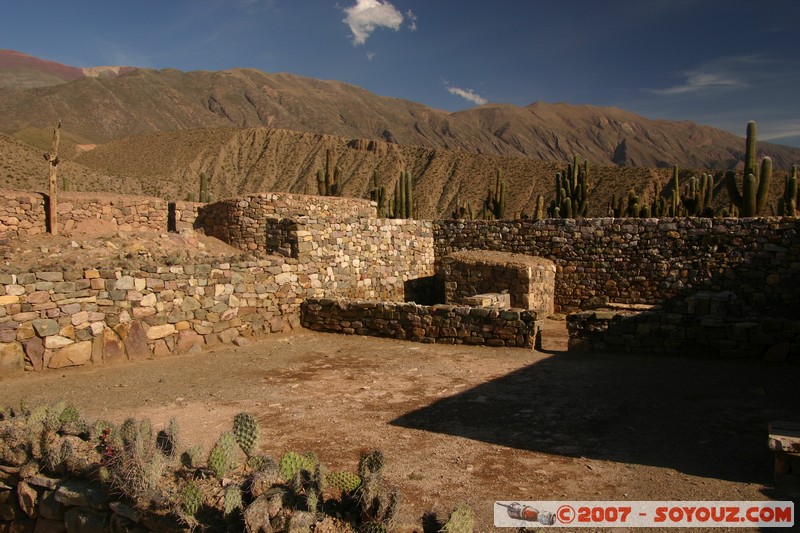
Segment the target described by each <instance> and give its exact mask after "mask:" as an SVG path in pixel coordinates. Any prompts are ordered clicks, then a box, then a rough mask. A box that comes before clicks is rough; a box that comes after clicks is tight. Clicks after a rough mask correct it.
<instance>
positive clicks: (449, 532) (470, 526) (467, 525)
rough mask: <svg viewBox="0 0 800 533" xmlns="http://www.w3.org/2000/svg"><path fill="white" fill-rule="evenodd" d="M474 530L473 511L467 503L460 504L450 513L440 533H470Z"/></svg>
mask: <svg viewBox="0 0 800 533" xmlns="http://www.w3.org/2000/svg"><path fill="white" fill-rule="evenodd" d="M474 530H475V511H473V510H472V507H470V506H469V505H467V504H464V503H462V504H460V505H458V506H457V507H456V508H455V509H453V512H452V513H450V519H449V520H448V521H447V523H446V524H445V525H444V527H443V528H442V533H472V532H473V531H474Z"/></svg>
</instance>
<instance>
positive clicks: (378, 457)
mask: <svg viewBox="0 0 800 533" xmlns="http://www.w3.org/2000/svg"><path fill="white" fill-rule="evenodd" d="M381 470H383V452H382V451H380V450H372V451H371V452H367V453H364V454H362V455H361V460H360V461H359V463H358V473H359V474H360V475H361V477H367V475H369V474H380V473H381Z"/></svg>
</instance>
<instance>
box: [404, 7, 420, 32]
mask: <svg viewBox="0 0 800 533" xmlns="http://www.w3.org/2000/svg"><path fill="white" fill-rule="evenodd" d="M406 18H407V19H408V25H407V26H406V28H408V29H409V30H411V31H417V16H416V15H415V14H414V12H413V11H411V10H410V9H409V10H408V11H406Z"/></svg>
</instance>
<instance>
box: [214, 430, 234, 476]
mask: <svg viewBox="0 0 800 533" xmlns="http://www.w3.org/2000/svg"><path fill="white" fill-rule="evenodd" d="M236 446H237V444H236V438H235V437H234V436H233V433H223V434H222V435H221V436H220V438H219V440H217V443H216V444H215V445H214V447H213V448H212V449H211V452H210V453H209V454H208V467H209V468H210V469H211V472H212V473H213V474H214V476H215V477H217V478H218V479H222V478H223V477H225V475H226V474H227V473H228V472H229V471H230V470H231V469H233V468H234V467H235V466H236Z"/></svg>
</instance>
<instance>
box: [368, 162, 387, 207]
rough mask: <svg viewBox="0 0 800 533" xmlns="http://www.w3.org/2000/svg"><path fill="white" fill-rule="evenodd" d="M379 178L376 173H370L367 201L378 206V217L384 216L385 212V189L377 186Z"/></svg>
mask: <svg viewBox="0 0 800 533" xmlns="http://www.w3.org/2000/svg"><path fill="white" fill-rule="evenodd" d="M379 182H380V176H379V175H378V171H377V170H376V171H374V172H373V173H372V190H371V191H370V193H369V199H370V200H372V201H373V202H377V204H378V217H379V218H380V217H382V216H384V215H385V211H386V187H384V186H383V185H379V184H378V183H379Z"/></svg>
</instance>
